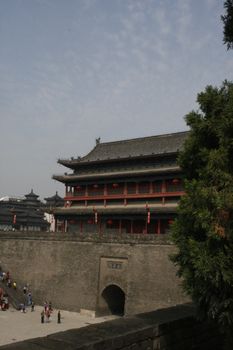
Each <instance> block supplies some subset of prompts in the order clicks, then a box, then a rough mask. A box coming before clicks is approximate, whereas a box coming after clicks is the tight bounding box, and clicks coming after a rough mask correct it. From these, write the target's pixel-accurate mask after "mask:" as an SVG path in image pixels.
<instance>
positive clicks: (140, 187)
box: [138, 182, 150, 193]
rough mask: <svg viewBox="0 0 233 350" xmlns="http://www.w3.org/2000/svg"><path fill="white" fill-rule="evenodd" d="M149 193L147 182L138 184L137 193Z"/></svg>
mask: <svg viewBox="0 0 233 350" xmlns="http://www.w3.org/2000/svg"><path fill="white" fill-rule="evenodd" d="M149 192H150V183H149V182H140V183H139V184H138V193H149Z"/></svg>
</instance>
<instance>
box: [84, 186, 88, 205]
mask: <svg viewBox="0 0 233 350" xmlns="http://www.w3.org/2000/svg"><path fill="white" fill-rule="evenodd" d="M85 197H88V189H87V185H85ZM85 207H87V200H85Z"/></svg>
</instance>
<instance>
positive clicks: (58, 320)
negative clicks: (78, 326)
mask: <svg viewBox="0 0 233 350" xmlns="http://www.w3.org/2000/svg"><path fill="white" fill-rule="evenodd" d="M57 323H61V312H60V310H59V311H58V313H57Z"/></svg>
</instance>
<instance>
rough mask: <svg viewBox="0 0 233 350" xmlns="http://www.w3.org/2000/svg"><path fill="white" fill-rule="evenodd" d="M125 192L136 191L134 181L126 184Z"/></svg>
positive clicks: (131, 192) (132, 192)
mask: <svg viewBox="0 0 233 350" xmlns="http://www.w3.org/2000/svg"><path fill="white" fill-rule="evenodd" d="M127 193H128V194H134V193H136V183H135V182H129V183H128V184H127Z"/></svg>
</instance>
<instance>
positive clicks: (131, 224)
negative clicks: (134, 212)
mask: <svg viewBox="0 0 233 350" xmlns="http://www.w3.org/2000/svg"><path fill="white" fill-rule="evenodd" d="M130 233H133V220H130Z"/></svg>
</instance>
